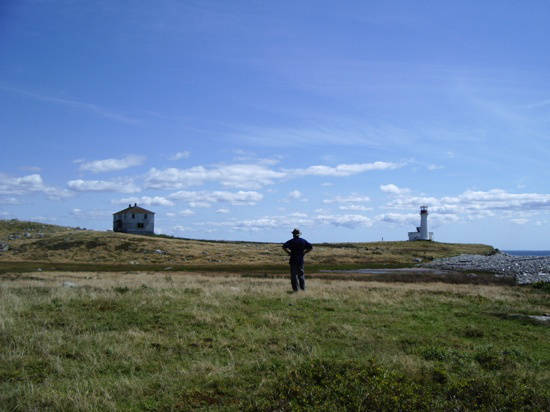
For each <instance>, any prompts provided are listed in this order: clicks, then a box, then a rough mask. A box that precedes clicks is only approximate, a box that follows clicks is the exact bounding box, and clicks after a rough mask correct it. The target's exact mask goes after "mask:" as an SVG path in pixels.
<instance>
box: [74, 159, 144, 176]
mask: <svg viewBox="0 0 550 412" xmlns="http://www.w3.org/2000/svg"><path fill="white" fill-rule="evenodd" d="M144 162H145V157H144V156H136V155H129V156H126V157H123V158H121V159H103V160H94V161H91V162H82V163H81V164H80V170H83V171H88V172H93V173H102V172H112V171H116V170H123V169H127V168H129V167H133V166H139V165H142V164H143V163H144Z"/></svg>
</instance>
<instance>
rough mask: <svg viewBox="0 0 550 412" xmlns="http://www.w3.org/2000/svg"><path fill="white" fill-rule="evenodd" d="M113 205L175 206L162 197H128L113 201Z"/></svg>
mask: <svg viewBox="0 0 550 412" xmlns="http://www.w3.org/2000/svg"><path fill="white" fill-rule="evenodd" d="M113 203H128V204H131V203H137V204H138V206H142V205H145V206H174V202H172V201H171V200H168V199H166V198H165V197H162V196H152V197H151V196H141V197H127V198H124V199H120V200H116V201H113Z"/></svg>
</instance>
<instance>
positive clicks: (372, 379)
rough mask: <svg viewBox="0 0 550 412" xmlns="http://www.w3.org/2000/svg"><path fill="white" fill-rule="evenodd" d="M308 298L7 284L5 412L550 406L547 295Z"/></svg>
mask: <svg viewBox="0 0 550 412" xmlns="http://www.w3.org/2000/svg"><path fill="white" fill-rule="evenodd" d="M67 282H71V283H67ZM307 286H308V290H307V292H305V293H299V294H289V293H288V292H289V288H290V285H289V281H288V280H287V279H251V278H249V279H244V278H242V277H234V276H231V275H227V276H203V275H200V274H191V273H171V272H165V273H156V272H154V273H153V272H151V273H147V272H126V273H116V272H110V273H98V272H67V271H64V272H41V273H36V272H32V273H19V274H17V273H12V274H10V275H9V276H8V274H4V275H1V276H0V347H1V348H2V351H0V405H1V406H0V409H3V410H85V411H86V410H235V411H237V410H283V411H284V410H293V411H295V410H311V409H315V410H327V411H328V410H338V409H341V410H441V411H443V410H445V411H447V410H474V409H482V410H522V409H523V410H550V387H549V386H548V380H549V378H550V345H548V342H549V341H550V328H549V327H548V326H547V325H544V324H539V323H536V322H534V321H530V320H526V319H524V318H522V317H518V316H513V315H515V314H535V315H540V314H544V313H549V312H550V303H549V302H550V300H549V298H550V290H549V289H548V288H547V287H542V286H541V285H537V286H538V287H512V286H494V285H493V286H488V285H475V286H474V285H465V284H462V285H451V284H442V283H377V282H357V281H349V280H348V281H334V280H321V279H314V280H311V279H310V280H309V281H308V285H307Z"/></svg>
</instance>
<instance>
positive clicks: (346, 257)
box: [0, 224, 493, 266]
mask: <svg viewBox="0 0 550 412" xmlns="http://www.w3.org/2000/svg"><path fill="white" fill-rule="evenodd" d="M23 226H24V225H23ZM0 227H1V224H0ZM43 232H44V237H42V238H37V237H33V238H24V237H22V238H19V239H16V240H12V241H10V242H9V244H10V250H9V251H8V252H3V253H1V254H0V261H4V262H16V261H34V262H58V263H112V264H155V265H166V266H169V265H187V264H190V265H193V264H194V265H197V264H199V265H224V264H241V265H242V264H246V265H278V264H285V263H286V261H287V256H286V254H285V253H284V252H283V251H282V249H281V243H253V242H217V241H202V240H188V239H177V238H165V237H157V236H140V235H130V234H124V233H113V232H98V231H82V230H71V229H67V228H60V229H59V232H56V231H55V230H53V229H51V228H50V231H49V232H47V231H43ZM2 233H3V234H4V235H6V230H5V229H4V232H2V231H0V234H2ZM492 251H493V248H492V247H491V246H487V245H479V244H451V243H438V242H405V241H404V242H371V243H335V244H318V245H315V247H314V251H313V252H312V253H311V254H310V255H308V259H307V261H308V264H310V265H350V264H386V265H387V264H389V265H411V264H413V263H414V262H415V261H417V260H418V259H422V260H423V261H426V260H431V259H434V258H438V257H445V256H455V255H458V254H461V253H474V254H488V253H491V252H492Z"/></svg>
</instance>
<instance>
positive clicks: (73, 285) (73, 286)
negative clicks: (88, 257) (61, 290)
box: [63, 282, 78, 288]
mask: <svg viewBox="0 0 550 412" xmlns="http://www.w3.org/2000/svg"><path fill="white" fill-rule="evenodd" d="M77 286H78V285H77V284H76V283H73V282H63V287H66V288H76V287H77Z"/></svg>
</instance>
